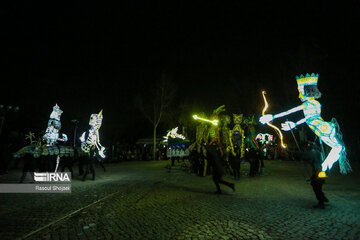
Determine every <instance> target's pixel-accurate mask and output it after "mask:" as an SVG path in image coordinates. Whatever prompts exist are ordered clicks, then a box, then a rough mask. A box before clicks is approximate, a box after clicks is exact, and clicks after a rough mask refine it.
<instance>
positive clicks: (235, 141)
mask: <svg viewBox="0 0 360 240" xmlns="http://www.w3.org/2000/svg"><path fill="white" fill-rule="evenodd" d="M233 121H234V128H233V129H232V130H231V140H232V141H231V145H237V146H238V147H239V148H240V151H241V158H243V157H244V155H245V141H244V140H245V131H244V130H243V129H242V127H241V123H242V121H243V114H233ZM232 148H234V147H233V146H232Z"/></svg>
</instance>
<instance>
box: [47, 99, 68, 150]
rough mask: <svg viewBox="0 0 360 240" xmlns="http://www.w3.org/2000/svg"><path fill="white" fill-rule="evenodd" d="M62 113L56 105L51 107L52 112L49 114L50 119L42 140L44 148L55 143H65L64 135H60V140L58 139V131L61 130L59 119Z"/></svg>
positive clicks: (65, 137)
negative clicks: (44, 144) (44, 142)
mask: <svg viewBox="0 0 360 240" xmlns="http://www.w3.org/2000/svg"><path fill="white" fill-rule="evenodd" d="M62 113H63V111H62V110H61V109H60V107H59V106H58V105H57V104H56V105H55V106H54V107H53V111H52V112H51V114H50V119H49V121H48V126H47V128H46V131H45V135H44V137H43V138H44V140H45V141H46V146H54V145H55V144H56V143H57V141H63V142H66V141H67V136H66V134H64V133H63V134H62V138H59V131H60V130H61V122H60V117H61V114H62Z"/></svg>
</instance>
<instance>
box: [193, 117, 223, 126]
mask: <svg viewBox="0 0 360 240" xmlns="http://www.w3.org/2000/svg"><path fill="white" fill-rule="evenodd" d="M193 118H194V119H195V120H198V119H199V120H202V121H205V122H209V123H211V124H213V125H215V126H217V125H218V122H219V120H216V119H215V120H209V119H205V118H201V117H198V116H197V115H194V116H193Z"/></svg>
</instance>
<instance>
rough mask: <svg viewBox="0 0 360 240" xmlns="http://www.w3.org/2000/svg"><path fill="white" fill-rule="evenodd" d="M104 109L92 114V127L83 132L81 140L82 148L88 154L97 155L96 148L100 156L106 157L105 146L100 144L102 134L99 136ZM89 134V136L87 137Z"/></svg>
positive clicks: (90, 123) (90, 122)
mask: <svg viewBox="0 0 360 240" xmlns="http://www.w3.org/2000/svg"><path fill="white" fill-rule="evenodd" d="M102 119H103V115H102V110H101V111H100V112H99V113H98V114H96V113H94V114H91V116H90V121H89V125H90V129H89V130H88V132H83V134H82V135H81V137H80V141H81V150H82V151H84V152H85V153H88V155H93V156H95V155H96V152H95V149H97V151H98V154H99V155H100V157H102V158H105V154H104V150H105V147H103V146H102V145H101V144H100V136H99V129H100V127H101V124H102ZM86 135H87V137H86Z"/></svg>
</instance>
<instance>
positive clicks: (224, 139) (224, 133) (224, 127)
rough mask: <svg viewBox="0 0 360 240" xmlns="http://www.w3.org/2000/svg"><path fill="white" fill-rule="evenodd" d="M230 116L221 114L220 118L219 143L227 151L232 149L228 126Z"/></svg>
mask: <svg viewBox="0 0 360 240" xmlns="http://www.w3.org/2000/svg"><path fill="white" fill-rule="evenodd" d="M230 121H231V119H230V116H228V115H223V116H222V118H221V144H222V146H223V147H224V149H225V150H226V151H227V152H230V151H232V150H233V147H232V142H231V131H230V128H229V124H230Z"/></svg>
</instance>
